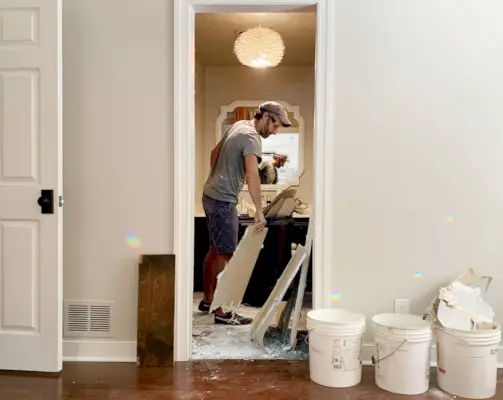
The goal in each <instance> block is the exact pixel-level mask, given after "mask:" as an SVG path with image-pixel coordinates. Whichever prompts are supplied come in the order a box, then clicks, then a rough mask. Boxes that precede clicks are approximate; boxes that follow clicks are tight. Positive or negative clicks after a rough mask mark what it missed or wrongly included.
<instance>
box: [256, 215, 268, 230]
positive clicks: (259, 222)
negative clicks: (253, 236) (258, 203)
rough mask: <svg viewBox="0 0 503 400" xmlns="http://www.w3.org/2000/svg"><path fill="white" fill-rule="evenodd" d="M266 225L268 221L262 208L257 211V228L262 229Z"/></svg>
mask: <svg viewBox="0 0 503 400" xmlns="http://www.w3.org/2000/svg"><path fill="white" fill-rule="evenodd" d="M266 225H267V221H266V219H265V217H264V213H263V212H262V210H257V213H256V214H255V230H256V231H262V230H263V229H264V228H265V226H266Z"/></svg>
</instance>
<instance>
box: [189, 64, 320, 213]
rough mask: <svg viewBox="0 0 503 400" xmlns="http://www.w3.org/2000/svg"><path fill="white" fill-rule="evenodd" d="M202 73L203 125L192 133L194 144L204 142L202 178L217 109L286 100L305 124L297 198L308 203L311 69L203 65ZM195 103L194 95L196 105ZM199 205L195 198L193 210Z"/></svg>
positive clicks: (210, 145)
mask: <svg viewBox="0 0 503 400" xmlns="http://www.w3.org/2000/svg"><path fill="white" fill-rule="evenodd" d="M204 71H205V91H204V97H205V100H204V110H205V123H204V130H202V131H198V132H196V135H197V136H196V142H198V143H204V155H205V157H204V159H203V158H200V159H198V161H199V162H198V171H202V173H203V176H204V179H205V178H206V176H207V175H208V173H209V154H210V150H211V149H212V148H213V146H215V142H216V139H215V135H216V133H215V122H216V120H217V118H218V116H219V115H220V107H221V106H224V105H228V104H230V103H232V102H233V101H238V100H242V101H253V100H257V101H260V100H281V101H286V102H287V103H290V104H291V105H292V106H299V107H300V113H301V115H302V117H303V118H304V122H305V145H304V174H303V175H302V177H301V178H300V185H299V190H298V196H299V198H300V199H301V200H302V201H304V202H309V203H310V202H311V199H312V177H313V122H314V66H299V67H294V66H280V67H278V68H274V69H269V70H253V69H250V68H247V67H214V66H207V67H205V68H204ZM196 91H197V90H196ZM198 101H199V100H198V97H197V94H196V103H197V102H198ZM196 115H197V112H196ZM203 163H204V165H203V166H202V168H201V169H199V166H200V165H201V164H203ZM202 182H203V183H204V180H202ZM196 190H197V188H196ZM200 203H201V201H200V197H199V198H196V210H197V209H198V208H200V207H201V205H200Z"/></svg>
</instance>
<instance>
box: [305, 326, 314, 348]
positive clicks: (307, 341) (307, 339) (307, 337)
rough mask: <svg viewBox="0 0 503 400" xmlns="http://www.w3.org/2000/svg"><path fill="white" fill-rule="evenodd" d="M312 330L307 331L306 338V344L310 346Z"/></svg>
mask: <svg viewBox="0 0 503 400" xmlns="http://www.w3.org/2000/svg"><path fill="white" fill-rule="evenodd" d="M311 331H312V329H308V330H307V335H306V337H305V338H304V342H305V343H306V344H307V345H308V346H309V334H310V333H311Z"/></svg>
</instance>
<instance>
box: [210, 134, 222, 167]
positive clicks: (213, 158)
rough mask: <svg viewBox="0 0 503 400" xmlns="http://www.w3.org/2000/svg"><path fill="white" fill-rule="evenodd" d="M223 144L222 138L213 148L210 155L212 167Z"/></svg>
mask: <svg viewBox="0 0 503 400" xmlns="http://www.w3.org/2000/svg"><path fill="white" fill-rule="evenodd" d="M221 146H222V140H220V142H218V143H217V145H216V146H215V147H213V150H211V155H210V167H212V168H213V165H215V161H216V160H217V156H218V152H219V151H220V147H221Z"/></svg>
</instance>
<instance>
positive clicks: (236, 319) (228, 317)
mask: <svg viewBox="0 0 503 400" xmlns="http://www.w3.org/2000/svg"><path fill="white" fill-rule="evenodd" d="M251 323H252V319H251V318H245V317H242V316H241V315H238V314H233V313H227V314H225V315H224V316H222V315H216V314H215V324H223V325H250V324H251Z"/></svg>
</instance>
